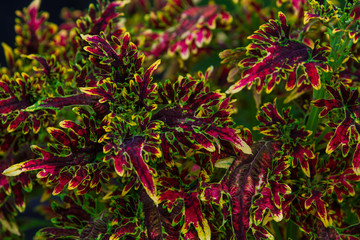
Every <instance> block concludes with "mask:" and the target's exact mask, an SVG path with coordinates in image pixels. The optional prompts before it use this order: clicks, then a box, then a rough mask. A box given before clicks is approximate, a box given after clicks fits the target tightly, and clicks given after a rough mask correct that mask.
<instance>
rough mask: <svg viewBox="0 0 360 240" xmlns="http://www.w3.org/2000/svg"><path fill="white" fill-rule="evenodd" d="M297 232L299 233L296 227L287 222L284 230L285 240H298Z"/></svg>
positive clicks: (292, 223) (291, 222)
mask: <svg viewBox="0 0 360 240" xmlns="http://www.w3.org/2000/svg"><path fill="white" fill-rule="evenodd" d="M298 231H299V228H298V226H297V225H296V224H295V223H294V222H293V221H291V220H290V221H288V222H287V228H286V239H288V240H290V239H292V240H295V239H298Z"/></svg>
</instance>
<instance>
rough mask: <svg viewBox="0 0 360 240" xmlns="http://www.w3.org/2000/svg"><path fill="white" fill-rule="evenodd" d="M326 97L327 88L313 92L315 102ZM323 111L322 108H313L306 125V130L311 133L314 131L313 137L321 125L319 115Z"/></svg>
mask: <svg viewBox="0 0 360 240" xmlns="http://www.w3.org/2000/svg"><path fill="white" fill-rule="evenodd" d="M324 95H325V88H324V87H321V88H320V89H319V90H316V89H314V92H313V100H317V99H321V98H323V97H324ZM320 111H321V108H318V107H315V106H312V107H311V112H310V116H309V119H308V121H307V124H306V128H307V129H308V130H310V131H312V136H314V133H315V130H316V128H317V126H318V123H319V113H320Z"/></svg>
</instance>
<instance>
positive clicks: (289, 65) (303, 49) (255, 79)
mask: <svg viewBox="0 0 360 240" xmlns="http://www.w3.org/2000/svg"><path fill="white" fill-rule="evenodd" d="M249 39H250V40H252V43H251V44H250V45H249V46H248V47H247V53H246V55H247V57H245V59H243V60H241V61H240V62H239V66H240V67H242V68H245V70H244V71H243V72H242V77H241V79H240V80H239V81H238V82H236V83H235V84H234V85H232V86H231V87H230V88H229V89H228V91H227V92H228V93H236V92H239V91H241V90H242V89H243V88H245V87H246V86H248V87H249V88H250V87H251V86H252V85H256V90H257V91H258V92H260V91H262V89H263V88H265V89H266V92H267V93H269V92H271V91H272V90H273V89H274V87H275V85H276V84H278V83H279V82H280V81H282V80H286V79H288V82H287V83H286V89H287V90H292V89H293V88H294V87H295V85H296V84H295V81H296V80H295V79H296V78H299V77H300V76H297V74H296V73H297V72H298V70H299V71H300V69H302V67H303V68H304V71H303V72H304V74H305V76H306V78H307V79H308V81H309V82H310V83H311V85H312V87H313V88H314V89H319V88H320V77H319V72H320V69H322V70H323V71H328V70H329V66H327V65H326V64H325V63H324V62H327V61H326V51H327V48H326V47H319V44H318V43H316V44H315V46H314V48H313V49H311V48H310V47H308V46H307V45H306V44H304V43H302V42H299V41H297V40H294V39H292V38H291V37H290V26H289V25H288V24H287V21H286V18H285V15H284V14H283V13H281V12H279V20H272V19H271V20H269V23H267V24H264V25H262V26H261V28H260V29H259V30H257V31H256V32H255V33H254V34H253V35H251V36H250V37H249ZM222 56H223V57H227V54H222ZM232 57H234V56H231V55H230V56H229V58H232ZM235 57H236V56H235ZM227 61H230V60H229V59H228V60H227ZM288 76H289V77H288ZM298 84H299V82H298ZM299 85H300V84H299Z"/></svg>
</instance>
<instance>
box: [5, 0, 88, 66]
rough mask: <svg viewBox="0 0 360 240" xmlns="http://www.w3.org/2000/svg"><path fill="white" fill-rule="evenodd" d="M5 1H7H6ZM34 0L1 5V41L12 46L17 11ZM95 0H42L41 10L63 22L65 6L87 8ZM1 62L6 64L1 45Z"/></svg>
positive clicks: (51, 19) (21, 0)
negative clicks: (62, 15) (62, 13)
mask: <svg viewBox="0 0 360 240" xmlns="http://www.w3.org/2000/svg"><path fill="white" fill-rule="evenodd" d="M4 2H5V1H4ZM31 2H32V0H8V1H6V3H3V4H1V7H0V43H2V42H5V43H6V44H8V45H9V46H11V47H14V43H15V30H14V26H15V17H16V15H15V11H16V10H22V9H23V8H24V7H27V6H28V5H29V4H30V3H31ZM91 2H95V1H94V0H42V1H41V5H40V11H46V12H48V13H49V14H50V18H49V21H50V22H54V23H57V24H59V23H61V19H60V11H61V9H62V8H63V7H69V8H73V9H79V10H86V9H87V8H88V6H89V4H90V3H91ZM0 52H1V54H0V64H1V66H6V63H5V57H4V53H3V48H2V47H1V46H0Z"/></svg>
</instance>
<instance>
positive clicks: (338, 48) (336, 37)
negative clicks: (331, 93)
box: [306, 30, 352, 141]
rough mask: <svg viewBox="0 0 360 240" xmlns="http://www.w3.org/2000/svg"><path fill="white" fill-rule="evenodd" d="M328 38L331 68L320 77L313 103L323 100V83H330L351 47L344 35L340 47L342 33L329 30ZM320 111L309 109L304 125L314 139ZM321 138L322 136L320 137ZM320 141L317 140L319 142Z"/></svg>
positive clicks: (314, 92)
mask: <svg viewBox="0 0 360 240" xmlns="http://www.w3.org/2000/svg"><path fill="white" fill-rule="evenodd" d="M329 37H330V41H331V43H330V45H331V47H332V51H331V53H330V54H329V65H330V67H331V68H332V71H331V72H326V73H324V74H323V75H322V76H321V83H322V86H321V88H320V89H319V90H315V89H314V91H313V99H312V100H313V101H315V100H318V99H323V98H325V97H326V96H325V95H326V91H325V87H324V84H325V83H330V80H331V77H332V75H333V74H334V72H336V70H337V69H338V68H339V67H340V65H341V64H342V62H343V61H344V59H345V58H346V57H348V56H347V52H348V50H349V49H350V48H351V46H352V40H351V39H350V38H349V37H348V36H347V35H345V40H344V42H343V43H342V44H341V45H340V43H341V39H342V37H343V33H341V32H340V34H339V32H337V33H335V34H333V33H332V31H331V30H329ZM320 111H321V109H320V108H318V107H315V106H312V107H311V112H310V115H309V119H308V121H307V123H306V128H307V129H308V130H310V131H312V136H313V137H314V134H315V131H316V129H317V127H318V123H319V113H320ZM322 137H323V136H322ZM320 140H321V139H319V141H320Z"/></svg>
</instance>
